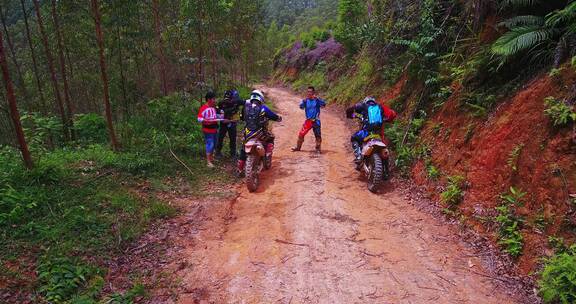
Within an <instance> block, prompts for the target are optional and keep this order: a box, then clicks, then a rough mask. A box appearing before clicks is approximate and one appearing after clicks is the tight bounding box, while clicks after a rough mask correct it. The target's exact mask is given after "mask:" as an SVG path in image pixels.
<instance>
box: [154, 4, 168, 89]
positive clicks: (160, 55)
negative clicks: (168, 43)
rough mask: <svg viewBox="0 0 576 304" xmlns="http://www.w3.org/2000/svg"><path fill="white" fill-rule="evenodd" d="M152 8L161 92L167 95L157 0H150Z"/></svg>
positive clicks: (164, 60)
mask: <svg viewBox="0 0 576 304" xmlns="http://www.w3.org/2000/svg"><path fill="white" fill-rule="evenodd" d="M152 10H153V13H154V30H155V32H156V40H157V43H158V59H159V60H160V81H161V84H162V93H163V94H164V96H166V95H168V82H167V80H166V58H165V57H164V43H163V41H162V31H161V30H160V11H159V7H158V0H152Z"/></svg>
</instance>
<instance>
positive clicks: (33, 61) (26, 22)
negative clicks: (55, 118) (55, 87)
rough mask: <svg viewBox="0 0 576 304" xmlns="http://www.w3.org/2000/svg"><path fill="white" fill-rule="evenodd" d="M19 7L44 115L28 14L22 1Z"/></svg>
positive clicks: (43, 104)
mask: <svg viewBox="0 0 576 304" xmlns="http://www.w3.org/2000/svg"><path fill="white" fill-rule="evenodd" d="M20 5H21V6H22V14H23V15H24V27H25V29H26V39H27V40H28V47H29V48H30V54H31V55H32V70H33V71H34V78H35V79H36V85H37V86H38V95H39V96H40V102H41V107H42V109H41V110H40V111H41V112H42V113H44V114H46V113H47V109H48V106H47V104H46V98H45V97H44V90H43V88H42V81H41V80H40V73H39V72H38V63H37V61H36V52H35V51H34V45H33V44H32V35H31V34H30V25H29V24H28V14H27V13H26V6H25V5H24V0H20Z"/></svg>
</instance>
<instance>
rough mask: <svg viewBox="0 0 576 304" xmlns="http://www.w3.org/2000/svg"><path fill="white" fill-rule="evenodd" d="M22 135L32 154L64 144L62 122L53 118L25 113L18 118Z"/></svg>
mask: <svg viewBox="0 0 576 304" xmlns="http://www.w3.org/2000/svg"><path fill="white" fill-rule="evenodd" d="M20 120H21V121H22V127H23V128H24V135H25V136H26V139H27V141H28V145H29V146H30V147H29V148H30V150H31V152H32V153H33V154H39V153H44V152H46V151H47V150H49V149H52V148H54V147H55V146H57V145H60V144H61V143H63V142H64V137H63V136H62V121H61V120H60V119H59V118H57V117H55V116H43V115H41V114H40V113H25V114H24V115H22V116H21V117H20Z"/></svg>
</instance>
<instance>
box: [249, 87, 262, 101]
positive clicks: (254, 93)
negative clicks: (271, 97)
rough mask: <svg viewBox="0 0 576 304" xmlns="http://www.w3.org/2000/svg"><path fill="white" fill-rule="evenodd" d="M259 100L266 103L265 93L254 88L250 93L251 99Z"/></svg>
mask: <svg viewBox="0 0 576 304" xmlns="http://www.w3.org/2000/svg"><path fill="white" fill-rule="evenodd" d="M252 100H257V101H259V102H260V103H264V94H263V93H262V92H261V91H260V90H254V91H252V93H250V101H252Z"/></svg>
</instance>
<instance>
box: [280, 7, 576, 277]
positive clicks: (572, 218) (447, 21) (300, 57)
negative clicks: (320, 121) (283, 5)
mask: <svg viewBox="0 0 576 304" xmlns="http://www.w3.org/2000/svg"><path fill="white" fill-rule="evenodd" d="M353 2H354V1H344V2H341V5H340V10H341V18H340V19H339V22H340V23H341V24H342V23H343V22H344V21H343V18H342V13H343V12H344V13H345V12H346V9H347V7H346V5H352V4H351V3H353ZM476 2H480V1H476ZM476 2H475V3H476ZM488 2H490V1H488ZM510 2H514V1H510ZM553 2H554V3H552V2H551V3H550V4H548V5H550V6H546V7H540V8H539V7H532V8H524V9H523V10H524V11H522V14H535V16H528V17H523V16H516V15H520V14H521V13H519V11H521V10H520V9H519V8H518V9H512V8H509V7H503V8H502V10H501V11H498V10H497V6H496V5H495V4H491V5H488V8H485V9H484V11H483V15H482V17H479V16H475V18H472V17H471V16H470V15H467V14H468V13H469V9H471V8H474V9H479V8H478V7H475V6H472V7H468V6H465V5H459V4H458V5H453V6H449V5H444V4H430V1H423V4H422V5H423V7H420V8H418V7H414V6H410V5H409V4H406V6H405V7H404V8H403V9H402V10H401V12H402V13H404V14H406V13H407V12H412V13H413V14H416V15H418V14H420V16H421V17H422V18H421V20H420V21H414V22H415V23H414V25H413V28H412V29H411V30H406V29H405V28H404V29H402V30H399V32H400V34H398V33H397V32H395V34H397V36H394V35H393V34H394V33H392V30H391V29H395V27H394V26H395V25H390V24H392V23H386V21H388V22H392V20H398V18H402V15H398V14H397V13H398V12H400V11H397V12H396V14H397V15H395V16H394V14H395V13H390V15H392V16H390V15H386V14H384V15H386V16H385V17H383V15H378V16H374V15H370V13H371V12H372V14H374V12H375V11H378V6H381V7H380V9H381V8H390V6H389V5H387V4H382V3H380V4H378V3H376V4H373V5H374V6H369V7H368V8H367V10H368V11H367V12H368V14H369V16H370V17H369V18H368V19H362V18H360V21H358V22H359V23H361V24H364V25H362V26H360V27H361V28H362V29H363V30H365V31H367V30H369V29H370V27H371V26H376V25H380V26H382V28H383V29H382V32H383V33H384V34H383V36H382V37H381V38H380V40H379V39H373V40H368V41H366V40H362V39H364V38H363V36H358V37H356V38H357V39H358V40H357V41H359V42H358V43H357V49H356V50H355V51H353V52H351V51H350V49H349V48H348V47H347V45H346V43H347V40H346V37H344V38H342V37H341V36H339V33H338V25H337V26H336V29H335V30H333V31H331V33H332V35H333V36H335V37H336V40H333V39H329V40H327V41H326V42H317V43H314V44H310V43H309V44H308V47H306V46H303V44H302V43H301V42H298V41H297V42H296V43H295V44H293V45H292V46H290V47H288V48H286V49H285V50H284V51H282V52H280V53H279V55H278V56H277V57H276V73H275V75H274V80H276V81H280V82H284V83H288V84H291V85H292V86H293V87H294V88H295V89H303V88H304V87H305V86H306V85H309V84H311V85H315V86H317V87H319V88H321V89H322V90H323V91H324V94H325V96H326V97H327V98H328V100H329V101H330V102H332V103H338V104H344V105H348V104H351V103H354V102H358V101H359V100H361V99H362V98H363V97H365V96H367V95H374V96H377V97H378V98H380V99H381V101H382V102H384V103H386V104H388V105H390V106H392V107H393V108H394V109H396V110H397V111H398V112H399V114H400V120H399V121H398V122H396V123H395V124H394V125H393V126H389V127H388V131H387V134H388V136H389V137H390V138H389V139H390V140H391V141H392V143H393V144H394V148H395V156H396V165H397V167H396V170H397V173H398V174H403V175H404V176H405V177H410V178H412V179H413V180H414V182H415V183H416V184H417V185H419V186H421V187H422V189H423V191H424V192H426V193H427V195H428V196H429V197H431V198H433V199H434V200H435V201H438V202H439V203H440V204H441V205H442V206H443V207H444V208H445V209H444V210H445V213H446V215H447V216H449V217H454V218H458V219H460V220H461V221H462V223H464V224H466V225H469V226H470V227H471V228H473V229H474V230H476V231H478V232H480V233H481V234H483V235H484V236H486V237H487V238H489V239H490V240H492V241H493V242H494V244H495V245H498V246H500V248H501V249H502V250H503V251H504V252H506V253H508V254H509V255H510V257H511V258H512V261H514V263H515V264H516V265H518V269H519V270H520V272H521V273H523V274H525V275H528V274H531V273H537V272H538V271H540V270H541V269H542V267H543V260H542V259H541V258H542V257H546V256H553V255H554V254H561V253H563V252H566V250H567V248H568V247H569V245H570V244H572V243H574V241H575V240H576V215H575V211H576V210H575V206H576V198H575V193H576V127H575V122H576V112H575V110H574V100H575V97H576V95H575V92H576V91H575V86H574V83H575V81H576V69H575V62H574V59H573V60H572V62H570V60H569V59H570V56H573V55H574V54H573V52H574V50H573V49H569V48H568V49H563V48H564V47H565V45H571V44H570V43H573V39H574V37H573V36H574V35H573V34H570V33H571V32H570V30H567V32H565V33H566V34H565V35H564V36H561V37H560V36H554V37H545V38H546V40H545V42H546V43H545V44H539V45H538V44H535V45H534V46H532V47H533V49H532V50H529V49H526V48H524V49H523V48H522V45H521V44H520V43H521V42H518V41H516V40H514V39H516V38H518V37H511V36H513V35H515V34H516V31H519V28H515V27H514V25H513V23H515V22H516V23H518V22H527V21H526V20H524V21H522V20H520V19H521V18H529V17H530V18H534V19H536V18H542V20H543V18H544V17H543V16H546V18H548V21H547V23H546V26H549V27H552V25H551V24H553V22H552V21H553V18H554V16H555V15H562V14H564V15H563V16H565V15H566V14H568V15H569V14H576V13H574V12H573V10H574V11H576V8H574V7H576V5H574V4H573V3H572V4H569V3H570V2H565V1H553ZM342 3H344V4H342ZM398 3H404V2H403V1H399V2H398ZM427 9H429V11H428V12H426V10H427ZM558 9H562V10H558ZM538 10H546V14H543V13H544V11H540V12H538ZM497 11H498V13H495V12H497ZM548 13H549V14H548ZM537 14H540V15H539V16H537ZM515 16H516V17H515ZM570 16H572V17H569V18H568V17H565V18H566V19H565V20H574V19H570V18H574V15H570ZM476 17H477V18H476ZM378 18H380V22H377V21H378ZM394 18H397V19H394ZM507 18H508V19H507ZM563 18H564V17H563ZM375 19H376V21H374V20H375ZM575 19H576V18H575ZM550 20H552V21H550ZM403 21H406V22H407V23H409V22H410V20H403ZM426 22H428V23H429V24H428V25H426ZM458 22H463V24H468V25H470V26H473V27H472V28H474V29H472V30H471V31H469V32H466V31H465V30H463V28H462V27H461V26H459V25H458ZM418 23H420V24H418ZM382 24H384V25H382ZM386 24H387V25H386ZM506 26H507V27H508V28H509V30H506ZM554 26H557V27H555V28H554V29H555V30H562V28H561V27H560V26H558V25H554ZM562 26H565V25H562ZM350 27H352V26H350ZM430 28H432V29H431V30H430ZM426 30H430V31H431V32H432V33H434V34H432V35H426V34H425V33H424V34H423V32H425V31H426ZM542 30H547V29H546V28H544V27H543V29H542ZM363 34H364V35H366V33H363ZM528 34H530V33H528ZM506 39H508V41H505V40H506ZM360 41H363V42H360ZM505 43H508V44H505ZM514 43H516V44H514ZM505 47H510V48H511V50H508V49H505ZM507 52H508V53H507ZM514 52H515V53H514ZM522 52H524V53H522ZM538 52H540V53H538ZM533 53H534V54H533ZM542 54H548V55H546V56H548V57H546V56H544V57H539V56H541V55H542ZM545 58H550V59H545ZM548 265H549V264H548ZM542 285H544V283H542ZM542 288H544V287H542Z"/></svg>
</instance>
